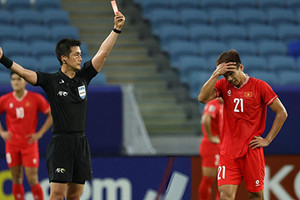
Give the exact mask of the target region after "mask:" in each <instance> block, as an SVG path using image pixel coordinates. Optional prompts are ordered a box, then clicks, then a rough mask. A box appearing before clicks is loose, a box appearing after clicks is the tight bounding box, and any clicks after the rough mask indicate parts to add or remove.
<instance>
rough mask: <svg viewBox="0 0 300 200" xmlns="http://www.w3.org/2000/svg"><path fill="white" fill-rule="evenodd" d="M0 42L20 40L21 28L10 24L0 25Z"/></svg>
mask: <svg viewBox="0 0 300 200" xmlns="http://www.w3.org/2000/svg"><path fill="white" fill-rule="evenodd" d="M0 30H1V31H0V42H4V41H5V42H7V41H16V40H21V39H22V35H21V29H20V28H19V27H16V26H12V25H0Z"/></svg>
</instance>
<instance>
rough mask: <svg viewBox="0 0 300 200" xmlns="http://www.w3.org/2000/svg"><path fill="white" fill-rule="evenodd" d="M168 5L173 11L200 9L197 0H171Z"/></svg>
mask: <svg viewBox="0 0 300 200" xmlns="http://www.w3.org/2000/svg"><path fill="white" fill-rule="evenodd" d="M170 5H171V6H172V8H175V9H178V10H179V9H185V8H197V7H200V3H199V1H198V0H172V1H170Z"/></svg>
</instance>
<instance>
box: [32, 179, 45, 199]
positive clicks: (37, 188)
mask: <svg viewBox="0 0 300 200" xmlns="http://www.w3.org/2000/svg"><path fill="white" fill-rule="evenodd" d="M31 192H32V196H33V199H34V200H44V195H43V190H42V187H41V185H40V184H39V183H37V184H35V185H33V186H31Z"/></svg>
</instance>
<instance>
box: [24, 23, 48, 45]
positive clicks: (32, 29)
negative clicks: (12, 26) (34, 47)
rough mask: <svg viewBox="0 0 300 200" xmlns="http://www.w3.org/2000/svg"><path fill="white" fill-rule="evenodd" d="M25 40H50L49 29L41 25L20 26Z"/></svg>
mask: <svg viewBox="0 0 300 200" xmlns="http://www.w3.org/2000/svg"><path fill="white" fill-rule="evenodd" d="M22 31H23V39H24V40H25V41H30V42H31V43H32V42H35V41H50V40H51V36H50V29H49V28H48V27H46V26H41V25H27V26H24V27H23V28H22Z"/></svg>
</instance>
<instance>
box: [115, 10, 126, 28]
mask: <svg viewBox="0 0 300 200" xmlns="http://www.w3.org/2000/svg"><path fill="white" fill-rule="evenodd" d="M114 23H115V25H114V28H115V29H117V30H121V29H122V27H123V25H124V23H125V16H124V15H123V14H122V13H121V12H120V11H118V12H117V13H116V15H115V17H114Z"/></svg>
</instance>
